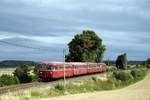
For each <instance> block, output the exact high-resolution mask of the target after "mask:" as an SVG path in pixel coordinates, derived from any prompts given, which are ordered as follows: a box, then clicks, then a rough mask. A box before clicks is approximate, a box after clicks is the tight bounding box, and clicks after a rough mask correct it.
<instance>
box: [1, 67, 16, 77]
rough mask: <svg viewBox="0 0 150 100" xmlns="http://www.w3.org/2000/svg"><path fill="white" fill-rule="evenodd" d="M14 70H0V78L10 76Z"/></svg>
mask: <svg viewBox="0 0 150 100" xmlns="http://www.w3.org/2000/svg"><path fill="white" fill-rule="evenodd" d="M14 70H15V68H0V76H1V75H2V74H8V75H12V74H13V71H14Z"/></svg>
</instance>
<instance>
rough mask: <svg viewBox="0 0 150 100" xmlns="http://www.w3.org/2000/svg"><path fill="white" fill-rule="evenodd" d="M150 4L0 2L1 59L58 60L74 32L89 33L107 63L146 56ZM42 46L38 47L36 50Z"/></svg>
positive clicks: (134, 0) (139, 0) (143, 0)
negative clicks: (98, 41) (123, 56)
mask: <svg viewBox="0 0 150 100" xmlns="http://www.w3.org/2000/svg"><path fill="white" fill-rule="evenodd" d="M149 4H150V0H0V40H2V41H6V42H10V43H13V44H19V45H23V46H27V47H33V48H37V49H30V48H23V47H16V46H11V45H8V44H5V43H1V42H0V60H5V59H19V60H35V61H45V60H57V61H61V60H62V59H63V56H62V48H67V43H69V42H70V41H71V39H72V38H73V36H74V35H75V34H78V33H81V32H82V31H83V30H93V31H95V32H96V33H97V34H98V35H99V37H100V38H102V39H103V43H104V44H105V45H106V49H107V50H106V52H105V56H104V58H105V59H112V60H113V59H116V57H117V56H118V55H119V54H121V53H127V54H128V58H129V60H145V59H147V58H148V57H150V55H149V54H150V6H149ZM38 48H40V49H38Z"/></svg>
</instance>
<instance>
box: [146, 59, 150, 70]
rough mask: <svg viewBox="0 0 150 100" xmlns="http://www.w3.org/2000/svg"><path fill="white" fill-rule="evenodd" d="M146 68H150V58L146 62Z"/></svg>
mask: <svg viewBox="0 0 150 100" xmlns="http://www.w3.org/2000/svg"><path fill="white" fill-rule="evenodd" d="M146 67H147V68H150V58H149V59H147V61H146Z"/></svg>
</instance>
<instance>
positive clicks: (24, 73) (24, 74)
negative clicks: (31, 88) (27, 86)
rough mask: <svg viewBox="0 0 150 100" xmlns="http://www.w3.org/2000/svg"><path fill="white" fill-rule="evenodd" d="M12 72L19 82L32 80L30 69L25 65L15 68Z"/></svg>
mask: <svg viewBox="0 0 150 100" xmlns="http://www.w3.org/2000/svg"><path fill="white" fill-rule="evenodd" d="M13 74H14V76H16V77H18V79H19V81H20V83H27V82H31V81H32V77H31V75H30V69H29V67H28V66H27V65H23V66H21V67H18V68H16V70H15V71H14V73H13Z"/></svg>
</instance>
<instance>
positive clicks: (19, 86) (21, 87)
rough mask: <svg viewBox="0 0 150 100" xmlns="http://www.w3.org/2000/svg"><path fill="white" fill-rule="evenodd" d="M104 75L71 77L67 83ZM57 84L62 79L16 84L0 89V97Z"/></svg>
mask: <svg viewBox="0 0 150 100" xmlns="http://www.w3.org/2000/svg"><path fill="white" fill-rule="evenodd" d="M105 74H106V73H103V74H92V75H84V76H78V77H73V78H67V81H68V82H71V81H77V80H83V79H88V78H91V77H92V76H95V75H101V76H103V75H105ZM59 82H63V80H62V79H59V80H56V81H51V82H34V83H25V84H17V85H13V86H7V87H2V88H0V95H3V94H6V93H11V92H17V91H20V90H27V89H30V88H33V87H39V86H43V87H46V86H49V85H56V84H58V83H59Z"/></svg>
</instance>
